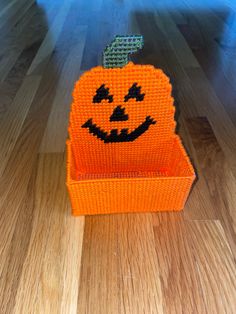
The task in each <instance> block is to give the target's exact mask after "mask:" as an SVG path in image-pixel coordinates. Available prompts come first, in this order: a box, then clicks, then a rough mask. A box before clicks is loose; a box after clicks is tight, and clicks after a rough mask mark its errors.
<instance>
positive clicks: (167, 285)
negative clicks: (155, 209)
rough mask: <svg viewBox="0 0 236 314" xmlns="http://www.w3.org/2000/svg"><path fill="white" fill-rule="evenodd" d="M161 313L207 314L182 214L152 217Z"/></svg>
mask: <svg viewBox="0 0 236 314" xmlns="http://www.w3.org/2000/svg"><path fill="white" fill-rule="evenodd" d="M153 221H154V234H155V247H156V254H157V261H158V267H159V269H160V277H161V288H162V293H163V304H164V313H201V314H204V313H209V312H208V311H207V309H206V304H205V302H204V299H203V291H202V287H201V284H200V280H199V279H200V278H199V274H198V271H197V266H196V263H195V259H194V256H193V254H192V250H191V242H189V237H190V238H191V236H190V235H189V232H188V229H187V227H186V222H185V221H184V220H183V214H182V213H158V214H156V215H155V216H154V217H153Z"/></svg>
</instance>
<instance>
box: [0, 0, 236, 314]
mask: <svg viewBox="0 0 236 314" xmlns="http://www.w3.org/2000/svg"><path fill="white" fill-rule="evenodd" d="M33 2H34V4H33ZM32 4H33V5H32ZM235 16H236V5H235V3H234V2H233V1H228V0H215V1H213V0H192V1H190V0H166V1H154V0H145V1H144V0H135V1H134V0H130V1H118V0H117V1H116V0H99V1H95V0H87V1H83V0H78V1H77V0H69V1H66V0H57V1H55V0H51V1H48V0H38V1H36V2H35V1H32V0H30V1H27V0H18V1H14V0H11V1H7V0H2V1H1V2H0V17H1V18H0V30H1V32H0V46H1V49H0V234H1V237H0V313H1V314H2V313H3V314H8V313H9V314H12V313H15V314H18V313H20V314H21V313H22V314H25V313H32V314H34V313H35V314H41V313H46V314H47V313H50V314H51V313H55V314H58V313H61V314H67V313H68V314H69V313H70V314H75V313H79V314H85V313H88V314H94V313H96V314H97V313H98V314H99V313H101V314H122V313H130V314H139V313H140V314H143V313H147V314H151V313H153V314H159V313H163V314H169V313H171V314H172V313H173V314H174V313H176V314H179V313H184V314H185V313H194V314H195V313H199V314H205V313H206V314H208V313H214V314H222V313H225V314H234V313H235V309H236V302H235V300H236V284H235V283H236V265H235V259H236V218H235V217H236V215H235V208H236V193H235V191H236V158H235V156H236V118H235V117H236V107H235V97H236V89H235V77H236V76H235V73H236V67H235V30H236V24H235ZM127 33H128V34H135V33H137V34H142V35H144V41H145V45H144V48H143V49H142V50H141V51H139V52H138V53H136V54H134V55H133V56H132V57H131V59H132V61H134V62H136V63H140V64H152V65H154V66H155V67H161V68H162V69H163V70H164V72H165V73H166V74H167V75H168V76H169V77H170V80H171V83H172V84H173V96H174V98H175V105H176V118H177V119H178V124H177V132H178V133H179V134H180V136H181V138H182V140H183V144H184V146H185V147H186V150H187V152H188V154H189V155H190V157H191V160H192V162H193V165H194V167H195V170H196V173H197V176H198V180H197V181H196V182H195V186H194V187H193V190H192V192H191V194H190V197H189V199H188V201H187V203H186V206H185V210H184V211H183V212H179V213H154V214H150V213H145V214H124V215H101V216H96V217H95V216H94V217H89V216H88V217H86V218H84V217H77V218H76V217H72V216H71V214H70V203H69V199H68V195H67V191H66V186H65V153H64V149H65V140H66V138H67V124H68V113H69V110H70V103H71V93H72V89H73V85H74V82H75V81H76V80H77V79H78V78H79V77H80V75H81V74H82V73H83V71H86V70H88V69H90V68H91V67H93V66H96V65H98V64H101V54H102V51H103V49H104V47H105V46H106V45H107V44H108V43H109V42H110V41H111V40H112V38H113V37H114V35H116V34H127Z"/></svg>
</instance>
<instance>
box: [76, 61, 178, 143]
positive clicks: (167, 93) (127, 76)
mask: <svg viewBox="0 0 236 314" xmlns="http://www.w3.org/2000/svg"><path fill="white" fill-rule="evenodd" d="M150 81H152V84H150ZM173 114H174V107H173V99H172V97H171V85H170V84H169V80H168V78H167V77H166V76H165V75H164V74H163V72H162V71H161V70H158V69H155V68H154V67H152V66H142V65H134V64H133V63H131V62H130V63H129V64H128V65H126V66H125V67H124V68H119V69H104V68H102V67H96V68H93V69H92V70H90V71H89V72H86V73H85V74H84V75H83V76H82V77H81V79H80V80H79V81H78V82H77V84H76V88H75V91H74V104H73V108H72V115H71V119H72V120H73V121H74V122H75V123H76V124H77V130H78V134H77V135H76V134H75V137H76V136H80V135H79V134H81V132H82V133H83V134H84V136H86V134H87V135H90V137H94V138H95V139H96V140H98V141H102V142H103V143H104V144H109V143H121V142H133V141H137V140H139V139H140V138H141V137H144V141H146V144H148V142H149V141H150V140H152V137H153V133H156V134H159V140H160V141H161V140H163V136H169V135H170V133H173V132H174V119H173ZM80 128H81V129H82V130H81V129H80ZM81 135H82V134H81ZM155 138H156V137H155ZM90 140H91V138H90Z"/></svg>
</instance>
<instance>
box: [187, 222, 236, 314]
mask: <svg viewBox="0 0 236 314" xmlns="http://www.w3.org/2000/svg"><path fill="white" fill-rule="evenodd" d="M187 233H188V242H189V245H190V246H191V248H192V252H193V256H194V261H195V266H196V271H197V272H198V274H199V279H200V280H199V283H200V285H201V287H202V291H203V294H202V298H203V300H204V303H205V306H206V312H207V313H226V314H228V313H232V314H233V313H234V312H235V308H236V298H235V296H236V271H235V262H234V259H233V255H232V251H231V250H230V248H229V245H228V241H227V238H226V236H225V233H224V230H223V228H222V226H221V224H220V222H217V221H207V222H206V221H194V222H193V221H192V222H188V224H187ZM200 313H202V312H200Z"/></svg>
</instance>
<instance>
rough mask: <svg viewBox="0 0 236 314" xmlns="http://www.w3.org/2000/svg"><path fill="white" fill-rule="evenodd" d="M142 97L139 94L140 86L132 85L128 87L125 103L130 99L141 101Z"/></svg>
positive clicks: (142, 95)
mask: <svg viewBox="0 0 236 314" xmlns="http://www.w3.org/2000/svg"><path fill="white" fill-rule="evenodd" d="M144 96H145V94H141V86H138V84H137V83H134V84H133V85H132V86H131V87H130V89H129V92H128V94H127V95H126V96H125V101H128V100H129V99H130V98H135V99H136V101H142V100H143V99H144Z"/></svg>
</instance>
